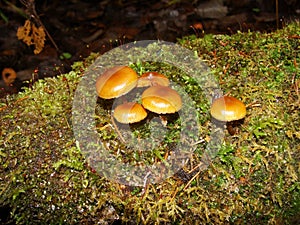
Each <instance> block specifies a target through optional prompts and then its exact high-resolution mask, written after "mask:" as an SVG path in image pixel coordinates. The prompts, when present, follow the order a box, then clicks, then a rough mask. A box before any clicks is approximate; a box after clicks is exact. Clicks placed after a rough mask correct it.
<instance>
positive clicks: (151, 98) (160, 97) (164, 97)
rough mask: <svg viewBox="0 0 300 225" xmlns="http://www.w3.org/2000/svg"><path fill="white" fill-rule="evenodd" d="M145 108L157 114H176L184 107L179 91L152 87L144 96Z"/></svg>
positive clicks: (163, 87)
mask: <svg viewBox="0 0 300 225" xmlns="http://www.w3.org/2000/svg"><path fill="white" fill-rule="evenodd" d="M142 105H143V106H144V108H146V109H148V110H149V111H151V112H155V113H157V114H167V113H175V112H177V111H179V110H180V109H181V107H182V100H181V97H180V95H179V94H178V93H177V91H175V90H173V89H172V88H170V87H165V86H160V85H157V86H152V87H149V88H147V89H146V90H145V91H144V92H143V94H142Z"/></svg>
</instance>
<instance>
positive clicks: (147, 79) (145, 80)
mask: <svg viewBox="0 0 300 225" xmlns="http://www.w3.org/2000/svg"><path fill="white" fill-rule="evenodd" d="M169 84H170V81H169V79H168V78H167V77H166V76H165V75H163V74H160V73H157V72H147V73H144V74H142V75H141V76H140V77H139V79H138V84H137V87H148V86H155V85H161V86H169Z"/></svg>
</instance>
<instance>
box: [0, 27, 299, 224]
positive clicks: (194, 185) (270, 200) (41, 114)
mask: <svg viewBox="0 0 300 225" xmlns="http://www.w3.org/2000/svg"><path fill="white" fill-rule="evenodd" d="M299 27H300V26H299V23H298V22H295V23H293V24H290V25H288V26H287V27H285V28H284V29H282V30H278V31H276V32H274V33H270V34H265V33H259V32H248V33H241V32H239V33H237V34H234V35H232V36H226V35H206V36H204V38H201V39H198V38H195V37H185V38H183V39H181V40H179V43H180V44H181V45H183V46H185V47H187V48H188V49H191V50H193V51H194V52H195V53H197V54H198V55H199V57H200V58H201V59H203V60H204V61H205V62H206V63H207V64H208V65H209V66H210V67H211V68H212V71H213V72H214V74H215V76H216V77H217V78H218V80H219V82H220V86H221V88H222V89H223V90H224V92H225V93H229V94H230V95H232V96H235V97H237V98H239V99H241V100H242V101H244V102H245V103H246V104H247V105H248V107H247V117H246V118H245V121H244V123H243V124H242V125H241V127H240V131H239V133H238V134H237V135H235V136H230V135H228V134H226V136H225V139H224V143H223V144H222V147H221V149H220V151H219V153H218V157H216V158H215V160H214V162H213V163H212V164H211V165H210V166H209V167H208V168H207V170H205V171H202V172H201V173H194V172H191V173H189V172H190V171H197V170H194V169H195V167H197V166H198V165H199V162H200V159H201V156H202V154H203V149H204V148H205V147H206V145H207V143H208V141H209V135H210V129H211V126H212V124H211V122H210V116H209V103H208V101H207V100H206V99H205V98H204V96H205V95H204V94H203V92H202V91H201V88H200V87H199V86H198V85H197V82H196V81H195V80H193V79H192V78H191V77H189V76H187V75H186V74H184V73H182V71H180V70H179V69H177V68H174V67H173V66H169V65H166V64H157V63H151V62H139V63H135V64H131V65H130V66H131V67H132V68H134V69H136V71H138V72H139V73H142V72H144V71H147V70H154V69H155V70H157V71H158V72H161V73H164V74H166V75H167V76H168V77H169V78H170V79H171V80H172V81H174V82H176V83H178V84H180V85H182V86H183V87H184V91H185V92H187V93H188V94H189V95H190V96H191V99H192V100H193V101H194V104H195V106H196V107H197V114H198V116H199V130H200V132H201V136H202V137H201V138H200V140H199V142H198V144H197V148H196V149H195V154H194V155H193V156H191V158H190V161H189V163H187V164H186V166H185V167H184V168H183V169H182V171H179V172H178V174H176V175H175V176H173V177H171V178H168V179H167V180H165V181H164V182H162V183H159V184H149V185H148V186H147V187H146V188H138V187H128V186H124V185H120V184H117V183H114V182H111V181H108V180H107V179H105V178H103V177H100V176H99V175H97V173H95V171H94V169H93V168H90V167H89V165H87V163H86V162H85V159H84V157H83V155H82V154H81V152H80V148H78V146H77V144H76V140H75V139H74V135H73V132H72V121H71V116H72V102H73V97H74V91H75V90H76V87H77V85H78V83H79V81H80V80H81V78H82V76H84V72H85V69H86V67H87V66H88V65H90V64H91V63H92V62H93V60H94V59H95V58H96V57H97V56H98V55H94V54H93V55H91V57H89V58H88V59H86V60H85V61H84V62H78V63H75V64H74V66H73V71H72V72H70V73H68V74H64V75H61V76H59V77H57V78H46V79H45V80H40V81H38V82H36V83H35V84H34V85H33V87H32V88H26V89H25V90H24V91H23V92H22V93H19V94H18V95H13V96H7V97H5V98H4V99H1V103H0V107H1V108H0V114H1V126H0V174H1V176H0V181H1V182H0V205H1V208H4V207H8V208H9V209H10V210H11V211H10V216H9V218H8V219H7V220H5V221H1V220H4V218H0V221H1V222H3V223H9V222H14V223H16V224H96V223H102V224H110V223H112V222H113V221H116V220H119V221H122V222H123V223H128V224H164V223H166V224H195V221H196V222H197V223H198V224H268V223H269V224H294V223H295V221H297V220H295V219H297V218H299V207H300V204H299V195H300V194H299V193H300V183H299V172H300V167H299V161H300V153H299V152H300V151H299V150H300V145H299V143H300V141H299V139H300V129H299V127H300V119H299V105H300V95H299V86H300V83H299V82H300V69H299V65H300V43H299V35H300V29H299ZM100 106H101V105H98V106H97V108H96V114H97V117H96V118H95V120H96V126H97V131H98V133H99V134H100V135H101V138H102V139H103V141H104V142H105V143H107V144H109V146H110V151H111V152H112V153H114V154H115V155H117V156H119V157H120V158H121V159H123V160H127V161H128V162H132V163H136V162H137V161H138V160H140V159H144V160H146V161H148V163H152V162H153V161H158V160H163V158H164V157H166V154H167V149H168V148H169V147H170V143H172V140H174V139H176V138H177V137H178V134H177V133H176V132H175V131H176V128H178V127H180V126H181V124H180V121H177V120H176V118H174V120H173V122H172V123H170V124H169V129H170V130H172V131H174V132H173V133H172V132H171V133H170V135H169V136H168V138H167V139H166V140H164V144H162V145H161V146H158V147H157V149H156V150H155V151H154V152H153V153H149V152H148V153H144V154H140V153H138V152H128V153H126V151H125V150H126V145H125V144H124V143H122V142H121V141H120V140H119V139H118V138H117V134H116V133H115V132H114V129H113V128H112V124H111V120H110V116H109V107H107V108H105V106H103V105H102V106H103V107H100ZM140 125H143V126H140ZM149 126H150V127H149ZM151 126H154V127H155V126H156V122H155V121H154V122H153V123H151V124H150V125H149V124H147V122H145V124H139V125H136V127H134V126H133V128H134V129H135V132H136V133H135V135H137V136H138V135H145V136H147V134H148V133H147V132H149V129H150V130H151ZM193 176H194V177H193ZM192 177H193V180H191V179H192Z"/></svg>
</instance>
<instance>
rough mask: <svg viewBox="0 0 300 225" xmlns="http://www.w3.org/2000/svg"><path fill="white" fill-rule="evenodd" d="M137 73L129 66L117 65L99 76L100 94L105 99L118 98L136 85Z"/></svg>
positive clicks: (98, 88) (98, 86)
mask: <svg viewBox="0 0 300 225" xmlns="http://www.w3.org/2000/svg"><path fill="white" fill-rule="evenodd" d="M137 80H138V75H137V73H136V72H135V71H134V70H133V69H131V68H130V67H128V66H115V67H113V68H110V69H108V70H107V71H105V72H104V73H103V74H102V75H100V76H99V77H98V78H97V81H96V90H97V93H98V96H99V97H100V98H104V99H112V98H117V97H120V96H122V95H125V94H127V93H128V92H129V91H131V90H132V89H133V88H135V87H136V85H137Z"/></svg>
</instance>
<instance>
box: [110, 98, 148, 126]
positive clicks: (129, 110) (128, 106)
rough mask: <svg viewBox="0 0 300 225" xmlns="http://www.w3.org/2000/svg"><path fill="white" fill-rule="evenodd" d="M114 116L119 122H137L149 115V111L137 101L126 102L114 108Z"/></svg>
mask: <svg viewBox="0 0 300 225" xmlns="http://www.w3.org/2000/svg"><path fill="white" fill-rule="evenodd" d="M113 116H114V118H115V119H116V120H117V121H118V122H119V123H125V124H129V123H136V122H139V121H141V120H143V119H145V118H146V117H147V112H146V110H145V109H144V108H143V106H142V105H141V104H138V103H136V102H126V103H123V104H121V105H118V106H117V107H116V108H115V109H114V113H113Z"/></svg>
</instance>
